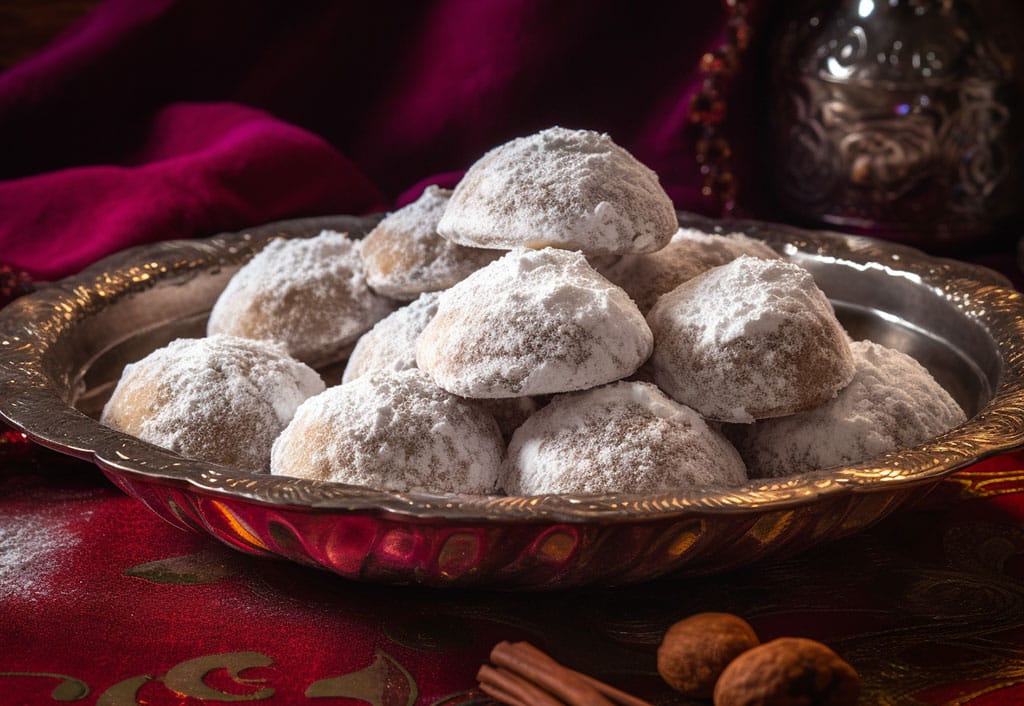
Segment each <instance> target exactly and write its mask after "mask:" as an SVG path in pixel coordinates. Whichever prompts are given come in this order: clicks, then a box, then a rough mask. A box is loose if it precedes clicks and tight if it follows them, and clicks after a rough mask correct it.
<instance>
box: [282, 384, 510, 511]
mask: <svg viewBox="0 0 1024 706" xmlns="http://www.w3.org/2000/svg"><path fill="white" fill-rule="evenodd" d="M504 450H505V448H504V441H503V440H502V438H501V434H500V433H499V431H498V425H497V424H496V423H495V421H494V419H493V418H492V417H491V416H490V415H487V414H482V413H481V412H480V410H479V409H477V408H476V407H474V406H473V405H471V404H470V403H469V402H467V401H465V400H462V399H459V398H458V397H456V396H455V395H452V394H450V393H448V392H445V391H444V390H442V389H440V388H439V387H437V386H436V385H434V384H433V383H432V382H431V381H430V378H428V377H427V376H426V374H425V373H423V372H422V371H421V370H417V369H412V370H404V371H402V372H391V371H377V372H374V373H370V374H369V375H364V376H363V377H360V378H359V379H357V380H354V381H352V382H349V383H345V384H343V385H338V386H337V387H332V388H329V389H327V390H326V391H325V392H322V393H321V394H319V395H317V396H316V397H311V398H310V399H308V400H306V402H304V403H303V404H302V405H301V406H300V407H299V409H298V411H296V413H295V418H294V419H293V420H292V422H291V424H289V425H288V427H287V428H286V429H285V430H284V432H282V433H281V436H280V437H278V439H277V441H276V442H275V443H274V448H273V454H272V457H271V466H270V470H271V473H273V474H275V475H282V476H294V477H298V478H308V479H311V480H318V481H331V482H336V483H349V484H352V485H362V486H369V487H372V488H378V489H383V490H393V491H398V492H413V491H419V492H428V493H471V494H486V493H493V492H495V491H496V488H497V477H498V471H499V469H500V466H501V460H502V456H503V454H504Z"/></svg>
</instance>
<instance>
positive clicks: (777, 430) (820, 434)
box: [730, 341, 967, 477]
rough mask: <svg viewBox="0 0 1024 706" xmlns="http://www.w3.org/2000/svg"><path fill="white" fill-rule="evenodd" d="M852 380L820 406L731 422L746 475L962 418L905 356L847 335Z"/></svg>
mask: <svg viewBox="0 0 1024 706" xmlns="http://www.w3.org/2000/svg"><path fill="white" fill-rule="evenodd" d="M851 348H852V349H853V358H854V363H855V365H856V373H855V374H854V376H853V380H852V381H850V384H849V385H847V386H846V387H845V388H843V390H842V391H841V392H840V393H839V394H838V395H837V396H836V398H835V399H833V400H829V401H828V402H826V403H825V404H823V405H821V406H820V407H816V408H814V409H812V410H810V411H807V412H802V413H800V414H796V415H793V416H791V417H780V418H778V419H766V420H764V421H760V422H756V423H754V424H751V425H749V426H743V427H734V428H732V429H730V436H732V437H733V438H734V439H735V440H736V443H737V447H738V448H739V449H740V453H741V455H742V456H743V457H744V458H745V459H746V461H747V463H748V465H749V467H750V471H751V475H755V476H757V477H782V476H787V475H791V474H793V473H802V472H805V471H812V470H816V469H825V468H831V467H834V466H839V465H845V464H851V463H858V462H860V461H866V460H867V459H869V458H873V457H875V456H878V455H880V454H883V453H885V452H887V451H893V450H895V449H902V448H907V447H909V446H913V445H914V444H917V443H920V442H922V441H924V440H926V439H929V438H931V437H933V436H937V435H939V434H941V433H943V432H945V431H949V430H950V429H952V428H953V427H954V426H956V425H957V424H961V423H963V422H964V421H966V419H967V417H966V415H965V414H964V412H963V410H962V409H960V406H959V405H958V404H957V403H956V402H955V401H954V400H953V398H952V397H950V395H949V393H948V392H946V391H945V390H944V389H943V388H942V386H941V385H939V384H938V383H937V382H936V381H935V379H934V378H933V377H932V376H931V373H929V372H928V370H926V369H925V367H924V366H922V365H921V364H920V363H918V362H917V361H916V360H914V359H913V358H911V357H910V356H908V355H906V354H905V353H902V352H900V351H897V350H894V349H892V348H886V347H885V346H881V345H879V344H877V343H872V342H871V341H858V342H856V343H854V344H853V345H852V346H851Z"/></svg>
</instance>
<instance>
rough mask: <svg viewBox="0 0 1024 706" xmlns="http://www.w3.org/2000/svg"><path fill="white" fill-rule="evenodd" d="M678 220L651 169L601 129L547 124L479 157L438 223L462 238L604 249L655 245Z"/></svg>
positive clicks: (482, 243)
mask: <svg viewBox="0 0 1024 706" xmlns="http://www.w3.org/2000/svg"><path fill="white" fill-rule="evenodd" d="M678 227H679V224H678V221H677V219H676V213H675V209H674V207H673V205H672V201H671V199H669V197H668V195H667V194H666V193H665V190H664V189H662V187H661V184H660V183H659V182H658V175H657V174H655V173H654V172H653V171H651V170H650V169H648V168H647V167H645V166H644V165H643V164H641V163H640V162H639V161H637V159H636V158H635V157H633V155H631V154H630V153H629V152H627V151H626V150H624V149H622V148H621V147H619V146H618V145H616V144H615V143H614V142H612V140H611V138H610V137H608V135H605V134H602V133H597V132H592V131H590V130H567V129H565V128H560V127H553V128H549V129H547V130H543V131H541V132H539V133H537V134H535V135H530V136H527V137H521V138H518V139H515V140H512V141H510V142H506V143H505V144H503V145H500V146H498V147H495V148H494V149H493V150H491V151H490V152H488V153H487V154H485V155H484V156H483V157H481V158H480V160H479V161H477V162H476V163H475V164H474V165H473V166H471V167H470V168H469V171H467V172H466V175H465V176H464V177H463V179H462V181H460V182H459V184H458V186H456V187H455V192H454V193H453V194H452V197H451V200H450V201H449V203H448V208H447V209H446V210H445V213H444V215H443V216H442V218H441V222H440V223H439V224H438V228H437V229H438V232H439V233H440V234H441V235H442V236H444V237H445V238H448V239H449V240H451V241H453V242H456V243H460V244H462V245H472V246H476V247H484V248H501V249H509V248H516V247H530V248H540V247H544V246H554V247H561V248H567V249H570V250H582V251H583V252H585V253H587V254H588V255H610V254H616V253H627V252H653V251H654V250H658V249H660V248H662V247H664V246H665V244H666V243H667V242H668V241H669V239H670V238H671V237H672V234H673V233H674V232H675V231H676V229H677V228H678Z"/></svg>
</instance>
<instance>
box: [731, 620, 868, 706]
mask: <svg viewBox="0 0 1024 706" xmlns="http://www.w3.org/2000/svg"><path fill="white" fill-rule="evenodd" d="M859 693H860V677H858V676H857V672H855V671H854V670H853V667H851V666H850V665H848V664H847V663H846V662H844V661H843V660H842V659H841V658H840V657H839V655H837V654H836V653H835V652H833V651H832V650H830V649H829V648H828V647H826V646H825V645H823V644H821V643H820V642H815V641H814V640H808V639H805V638H802V637H781V638H779V639H777V640H772V641H771V642H766V643H765V644H763V645H761V646H759V647H755V648H754V649H752V650H749V651H748V652H745V653H743V654H742V655H740V656H739V657H737V658H736V659H735V660H733V661H732V663H731V664H729V666H728V667H726V669H725V671H724V672H722V676H721V677H720V678H719V679H718V684H717V685H716V686H715V706H854V704H856V703H857V696H858V695H859Z"/></svg>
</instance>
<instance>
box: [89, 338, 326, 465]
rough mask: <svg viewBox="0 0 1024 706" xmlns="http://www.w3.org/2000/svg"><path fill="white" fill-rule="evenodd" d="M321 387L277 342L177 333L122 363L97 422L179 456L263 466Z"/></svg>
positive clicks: (316, 379)
mask: <svg viewBox="0 0 1024 706" xmlns="http://www.w3.org/2000/svg"><path fill="white" fill-rule="evenodd" d="M323 389H324V383H323V380H321V379H320V376H319V375H317V373H316V371H314V370H313V369H312V368H310V367H308V366H306V365H304V364H303V363H300V362H299V361H297V360H295V359H293V358H291V357H289V356H288V354H287V353H286V352H285V350H284V348H283V347H282V346H280V345H278V344H273V343H267V342H264V341H253V340H248V339H244V338H236V337H234V336H225V335H215V336H210V337H207V338H179V339H177V340H175V341H172V342H171V343H169V344H168V345H166V346H164V347H163V348H159V349H157V350H155V351H153V352H152V353H150V354H149V355H147V356H146V357H145V358H143V359H142V360H140V361H138V362H136V363H131V364H129V365H126V366H125V368H124V371H123V372H122V373H121V379H120V380H119V381H118V383H117V387H115V388H114V393H113V394H112V395H111V397H110V400H109V401H108V402H107V404H106V406H105V407H104V408H103V413H102V416H101V417H100V421H101V422H102V423H103V424H106V425H107V426H109V427H112V428H114V429H118V430H120V431H123V432H125V433H127V434H131V435H132V436H137V437H138V438H140V439H143V440H144V441H148V442H150V443H151V444H155V445H157V446H161V447H163V448H165V449H170V450H171V451H176V452H177V453H180V454H181V455H182V456H188V457H189V458H195V459H201V460H204V461H211V462H214V463H221V464H224V465H227V466H234V467H236V468H242V469H246V470H251V471H266V470H268V469H269V467H270V448H271V445H272V444H273V443H274V439H276V438H277V435H278V434H280V433H281V430H282V429H284V428H285V425H286V424H288V422H290V421H291V418H292V415H293V414H294V413H295V410H296V408H298V406H299V405H300V404H301V403H302V402H303V401H305V400H306V398H308V397H311V396H312V395H316V394H318V393H320V392H322V391H323Z"/></svg>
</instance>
